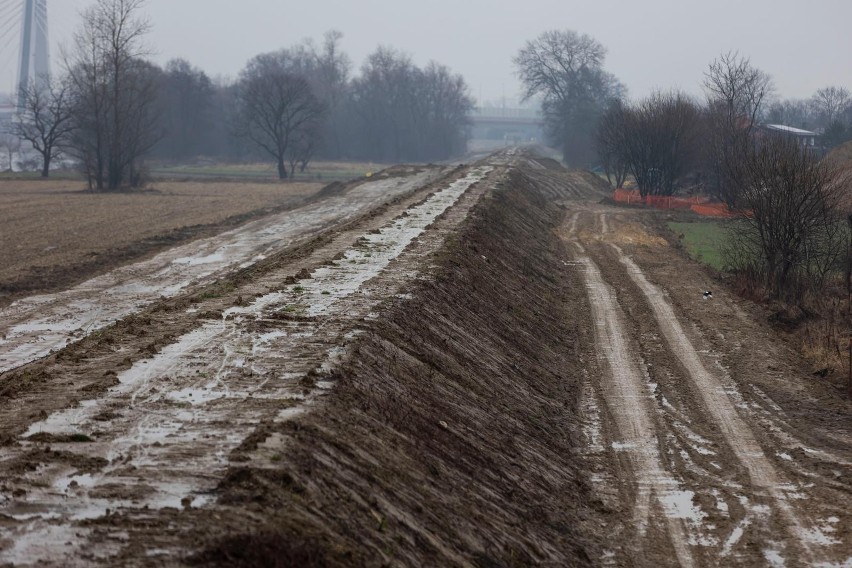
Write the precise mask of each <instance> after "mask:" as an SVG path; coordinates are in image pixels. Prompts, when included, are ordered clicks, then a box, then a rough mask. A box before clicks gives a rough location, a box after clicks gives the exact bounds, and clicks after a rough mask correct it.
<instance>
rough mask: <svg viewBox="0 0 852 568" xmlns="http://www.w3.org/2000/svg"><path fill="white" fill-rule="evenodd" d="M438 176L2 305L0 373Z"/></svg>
mask: <svg viewBox="0 0 852 568" xmlns="http://www.w3.org/2000/svg"><path fill="white" fill-rule="evenodd" d="M440 175H442V170H439V169H434V170H427V171H424V172H419V173H415V174H412V175H408V176H403V177H391V178H388V179H380V180H376V181H368V182H365V183H360V184H358V185H357V186H356V187H354V188H353V189H352V190H350V191H348V192H346V193H345V194H342V195H336V196H330V197H326V198H324V199H322V200H319V201H315V202H313V203H309V204H306V205H304V206H302V207H299V208H297V209H293V210H290V211H286V212H284V213H280V214H276V215H271V216H269V217H266V218H262V219H258V220H256V221H252V222H250V223H247V224H245V225H243V226H241V227H238V228H236V229H233V230H231V231H227V232H225V233H222V234H220V235H216V236H214V237H210V238H207V239H200V240H198V241H193V242H190V243H187V244H185V245H181V246H178V247H174V248H171V249H169V250H167V251H164V252H162V253H160V254H158V255H156V256H154V257H153V258H151V259H148V260H144V261H141V262H136V263H133V264H130V265H127V266H122V267H119V268H116V269H115V270H112V271H110V272H108V273H106V274H103V275H101V276H97V277H95V278H92V279H91V280H88V281H86V282H84V283H82V284H80V285H78V286H75V287H73V288H71V289H69V290H65V291H62V292H57V293H55V294H44V295H39V296H32V297H29V298H24V299H21V300H18V301H17V302H14V303H13V304H11V305H10V306H7V307H5V308H3V309H0V373H2V372H4V371H8V370H10V369H15V368H17V367H20V366H21V365H25V364H26V363H29V362H31V361H34V360H36V359H39V358H41V357H45V356H47V355H48V354H50V353H51V352H53V351H56V350H59V349H62V348H64V347H66V346H67V345H69V344H71V343H74V342H76V341H79V340H80V339H82V338H84V337H86V336H87V335H89V334H91V333H92V332H94V331H97V330H98V329H101V328H103V327H105V326H107V325H109V324H111V323H113V322H114V321H116V320H119V319H121V318H124V317H126V316H128V315H130V314H133V313H135V312H138V311H140V310H142V309H144V308H145V307H146V306H148V305H150V304H152V303H154V302H156V301H158V300H160V299H161V298H163V297H167V298H170V297H173V296H176V295H178V294H180V293H182V292H185V291H186V290H188V289H190V288H193V287H199V286H202V285H205V284H209V283H210V282H212V281H214V280H215V279H216V278H219V277H221V276H222V275H223V274H224V273H226V272H228V271H231V270H235V269H236V268H242V267H245V266H248V265H251V264H253V263H256V262H258V261H259V260H262V259H264V258H266V257H267V256H269V255H271V254H273V253H275V252H277V251H280V250H282V249H284V248H286V247H287V246H288V245H290V244H292V243H293V242H297V241H298V240H299V239H300V238H304V237H305V236H307V235H311V234H314V233H316V232H318V231H320V230H321V229H323V228H324V227H328V226H329V225H332V224H334V223H337V222H341V221H344V220H346V219H350V218H352V217H354V216H356V215H358V214H359V213H363V212H365V211H368V210H370V209H372V208H374V207H376V206H378V205H380V204H381V203H384V202H386V201H388V200H390V199H392V198H393V197H396V196H399V195H404V194H406V193H408V192H410V191H414V190H416V189H418V188H421V187H424V186H426V185H427V184H429V183H431V182H432V181H434V180H436V179H438V178H439V177H440Z"/></svg>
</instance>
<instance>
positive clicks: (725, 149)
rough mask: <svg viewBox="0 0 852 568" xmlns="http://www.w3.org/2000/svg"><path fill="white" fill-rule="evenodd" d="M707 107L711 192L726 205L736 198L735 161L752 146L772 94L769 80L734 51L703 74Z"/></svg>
mask: <svg viewBox="0 0 852 568" xmlns="http://www.w3.org/2000/svg"><path fill="white" fill-rule="evenodd" d="M704 89H705V91H706V92H707V97H708V108H709V111H708V113H709V122H708V125H709V131H708V135H709V136H708V139H709V142H710V145H709V149H710V151H709V168H708V169H709V173H710V174H711V176H710V177H711V184H710V185H711V190H712V191H714V192H715V193H716V194H717V196H718V197H720V198H721V199H723V200H724V201H725V202H727V203H728V204H729V205H736V201H737V197H738V196H737V195H736V194H735V193H733V192H732V190H733V188H734V187H735V184H733V183H731V179H730V178H731V176H732V175H733V170H734V169H735V167H736V164H737V161H738V160H739V158H740V156H742V155H743V154H744V152H746V151H748V147H749V145H750V144H751V143H752V133H753V131H754V129H755V127H756V126H757V123H758V117H759V116H760V113H761V111H762V110H763V107H764V105H765V103H766V101H767V99H768V98H769V96H770V95H771V94H772V92H773V85H772V80H771V78H770V77H769V76H768V75H767V74H766V73H764V72H763V71H761V70H760V69H758V68H756V67H754V66H753V65H752V64H751V61H750V60H749V59H748V58H746V57H742V56H741V55H740V54H739V53H737V52H728V53H725V54H722V55H721V56H719V57H718V58H717V59H716V60H714V61H713V62H712V63H710V66H709V68H708V70H707V72H706V73H705V74H704Z"/></svg>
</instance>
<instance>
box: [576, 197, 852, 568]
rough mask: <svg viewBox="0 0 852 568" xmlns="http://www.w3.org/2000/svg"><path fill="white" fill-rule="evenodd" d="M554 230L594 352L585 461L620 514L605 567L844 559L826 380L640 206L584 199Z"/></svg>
mask: <svg viewBox="0 0 852 568" xmlns="http://www.w3.org/2000/svg"><path fill="white" fill-rule="evenodd" d="M561 234H562V236H563V238H564V239H565V241H566V243H568V244H569V245H570V246H569V247H568V251H569V256H570V259H571V260H570V261H568V262H569V263H570V264H571V266H572V267H574V269H576V270H578V271H580V272H581V273H582V280H583V282H584V284H585V286H586V289H587V295H588V300H589V305H590V307H591V316H592V322H591V324H592V325H593V326H594V329H595V346H594V348H595V357H596V358H597V360H598V363H599V365H600V372H599V373H597V374H595V375H592V376H589V377H588V378H587V379H586V381H585V385H584V395H583V397H584V400H583V410H584V415H585V416H584V421H585V434H586V435H585V438H586V443H585V453H586V458H587V461H588V463H589V464H590V469H592V470H593V471H594V472H595V474H594V484H595V486H596V487H597V490H598V491H599V492H600V494H601V495H604V496H606V499H605V501H606V503H607V507H611V508H612V509H613V510H614V511H619V513H620V517H621V518H620V519H618V520H617V521H615V522H614V523H612V525H611V526H610V529H611V530H612V531H613V536H614V538H613V539H612V541H611V543H612V544H613V545H615V544H617V546H612V547H611V549H610V550H609V551H607V552H606V559H607V561H606V562H605V564H611V565H629V564H636V565H652V564H657V563H661V564H664V565H669V564H679V565H681V566H706V565H710V566H716V565H721V566H726V565H755V566H759V565H770V566H809V565H813V566H847V565H849V564H850V562H852V534H850V531H851V530H852V525H850V522H852V518H850V505H852V500H851V499H850V489H852V461H850V460H852V444H850V441H852V439H851V438H850V430H849V426H850V425H849V420H848V418H849V415H848V404H846V403H844V402H842V401H841V400H840V397H839V396H838V395H839V394H840V393H838V392H836V391H835V392H826V391H825V390H824V387H820V386H818V385H814V384H813V379H812V378H810V377H808V376H807V374H806V371H805V370H804V369H802V368H801V367H800V366H799V362H798V361H797V360H796V357H795V355H793V354H791V353H789V352H787V351H786V350H785V349H784V347H783V346H781V345H779V342H778V338H777V337H774V334H773V333H772V332H771V330H769V329H767V328H765V327H762V326H760V325H758V324H757V323H756V322H755V318H754V316H753V315H751V316H750V315H748V314H747V313H746V312H745V311H744V310H743V309H741V308H740V306H739V302H738V301H737V300H736V299H734V298H732V297H731V296H730V295H728V294H726V293H725V292H724V291H722V290H717V289H715V287H714V286H713V285H712V280H710V279H709V277H708V276H707V275H706V274H705V273H704V272H703V271H702V269H701V268H699V267H697V266H692V265H690V262H689V261H688V260H685V259H683V258H682V257H681V256H680V255H678V254H677V253H676V252H675V251H672V250H671V249H670V248H669V247H668V245H667V243H666V242H665V241H664V240H662V239H659V238H655V237H654V232H653V230H651V229H650V228H649V227H647V226H646V225H645V224H643V221H642V218H641V215H639V214H636V213H628V212H624V211H619V210H617V209H608V208H605V207H602V206H588V207H584V208H580V209H579V210H578V211H575V212H574V213H573V214H572V215H570V216H569V217H568V220H567V221H566V224H565V225H564V226H563V228H562V231H561ZM666 264H668V266H666ZM711 288H712V289H713V292H714V295H713V298H712V299H709V300H705V299H704V297H703V290H706V289H711ZM797 367H798V368H797ZM675 559H676V562H675Z"/></svg>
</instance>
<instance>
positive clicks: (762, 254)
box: [734, 136, 852, 300]
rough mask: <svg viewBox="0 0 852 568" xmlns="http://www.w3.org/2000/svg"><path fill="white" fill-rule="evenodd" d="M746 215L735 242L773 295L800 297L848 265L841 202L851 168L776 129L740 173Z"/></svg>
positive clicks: (741, 163) (743, 163) (737, 175)
mask: <svg viewBox="0 0 852 568" xmlns="http://www.w3.org/2000/svg"><path fill="white" fill-rule="evenodd" d="M734 179H735V181H736V183H737V185H738V187H737V190H738V193H739V196H740V198H739V203H740V208H741V211H742V212H743V215H742V216H741V222H740V223H739V224H738V227H739V230H738V231H737V232H736V233H735V242H734V248H735V250H738V251H740V252H743V251H746V252H747V253H749V254H742V255H741V258H745V259H749V262H752V263H753V265H752V266H751V267H750V268H751V270H752V271H753V272H754V273H755V274H757V275H760V276H762V277H763V280H764V284H765V286H766V288H767V290H769V292H770V293H771V295H772V296H773V297H776V298H781V299H786V300H799V299H801V297H802V295H803V293H805V292H807V291H809V290H810V291H818V289H819V288H820V287H821V286H822V284H823V283H824V282H825V278H826V276H827V274H829V273H830V272H831V271H833V270H838V269H840V268H842V266H841V261H842V257H843V254H844V253H845V246H846V234H845V227H844V224H845V219H844V218H843V216H842V215H841V214H840V209H839V203H840V199H841V198H842V196H843V195H844V194H847V193H848V192H849V191H850V190H851V189H852V185H850V177H849V174H848V172H843V171H842V170H839V169H837V168H835V167H834V166H832V165H831V164H830V163H828V162H825V161H822V160H820V159H819V158H818V157H817V156H815V155H814V154H813V153H812V152H808V151H807V150H804V149H803V148H802V147H801V145H800V144H799V143H798V142H797V141H796V140H794V139H791V138H789V137H784V136H770V137H768V138H766V139H764V140H762V141H761V142H760V144H758V145H756V146H752V148H751V149H750V150H749V151H748V152H747V153H746V154H745V155H744V156H742V157H741V159H740V160H739V161H738V163H737V168H736V172H735V177H734Z"/></svg>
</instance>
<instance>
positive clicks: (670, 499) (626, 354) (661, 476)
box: [568, 214, 695, 567]
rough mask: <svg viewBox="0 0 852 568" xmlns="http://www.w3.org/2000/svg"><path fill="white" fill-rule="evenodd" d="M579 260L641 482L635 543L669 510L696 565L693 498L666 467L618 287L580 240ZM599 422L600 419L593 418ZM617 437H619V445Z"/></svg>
mask: <svg viewBox="0 0 852 568" xmlns="http://www.w3.org/2000/svg"><path fill="white" fill-rule="evenodd" d="M577 219H578V215H577V214H575V215H573V216H572V217H571V219H570V221H569V228H568V237H569V238H571V237H572V236H573V235H575V234H576V226H577ZM597 223H600V226H601V229H602V232H603V233H606V232H607V230H608V228H607V222H606V218H605V215H604V214H600V215H599V216H598V217H597V218H596V224H597ZM574 246H575V248H576V250H577V256H576V260H577V262H578V263H579V266H581V267H582V269H583V273H584V279H585V282H586V290H587V294H588V299H589V303H590V305H591V310H592V316H593V319H594V326H595V331H596V337H597V349H598V352H599V354H600V355H599V356H600V358H602V359H605V360H606V362H607V367H608V371H609V372H608V374H607V376H606V377H602V378H601V381H602V383H603V385H602V391H603V398H604V401H605V403H606V406H607V408H608V410H609V413H610V415H611V416H612V417H613V420H614V421H615V423H616V426H617V429H618V434H619V437H620V440H619V442H618V449H620V450H622V451H624V452H625V453H626V454H628V456H629V461H630V464H631V467H632V473H633V475H634V478H635V481H636V485H637V487H636V492H635V497H634V501H633V505H632V506H633V518H632V522H633V523H635V524H636V527H637V533H638V534H637V538H636V540H635V546H637V547H638V550H637V552H639V553H640V554H645V552H646V551H645V550H644V549H643V546H642V544H643V543H642V540H643V538H644V537H645V535H646V533H647V530H648V527H649V523H650V519H651V513H652V509H654V508H657V509H660V510H662V511H663V515H664V517H665V524H666V530H667V532H668V535H669V540H670V542H671V544H672V547H673V548H674V552H675V555H676V557H677V560H678V563H679V564H680V565H681V566H684V567H691V566H694V565H695V561H694V559H693V557H692V553H691V551H690V547H689V541H688V536H687V533H686V529H685V527H684V524H683V520H682V516H683V515H682V514H681V512H680V510H679V509H681V504H682V503H683V501H684V499H687V500H689V498H690V494H689V493H687V492H685V491H684V490H683V489H682V487H681V485H680V483H679V482H678V481H677V480H676V479H675V478H674V477H672V476H671V475H669V473H668V472H667V471H666V469H665V467H664V461H663V458H662V455H661V453H660V448H659V444H658V441H657V437H656V426H655V424H654V419H653V411H652V409H650V408H649V406H650V404H649V398H650V395H649V393H648V392H647V390H646V388H645V384H644V380H643V377H642V374H641V370H640V368H639V366H638V365H637V363H636V361H635V358H634V357H633V356H632V354H631V350H630V348H629V340H628V339H627V335H626V333H625V330H624V328H623V325H622V321H623V318H624V316H623V314H622V313H621V310H620V308H619V307H618V302H617V301H616V298H615V292H614V290H613V289H612V288H611V287H610V286H609V285H608V284H606V283H605V282H604V280H603V277H602V275H601V272H600V270H599V269H598V267H597V265H596V264H595V263H594V262H593V261H592V260H591V258H590V257H589V256H587V255H586V252H585V249H584V248H583V246H582V245H581V244H580V243H579V242H574ZM586 405H587V409H593V408H594V407H595V403H594V395H593V394H591V393H590V394H587V397H586ZM591 419H592V423H593V424H594V422H595V418H594V416H592V417H591ZM615 445H616V442H613V446H614V447H615Z"/></svg>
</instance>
